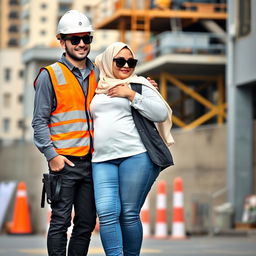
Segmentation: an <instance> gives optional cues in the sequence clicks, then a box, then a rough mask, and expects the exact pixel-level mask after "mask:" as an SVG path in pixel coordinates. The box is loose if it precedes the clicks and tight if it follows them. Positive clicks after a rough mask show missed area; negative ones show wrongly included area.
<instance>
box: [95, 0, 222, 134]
mask: <svg viewBox="0 0 256 256" xmlns="http://www.w3.org/2000/svg"><path fill="white" fill-rule="evenodd" d="M104 5H105V6H108V10H107V11H106V8H105V11H103V10H104ZM110 6H111V8H109V7H110ZM226 10H227V6H226V3H225V1H214V0H212V1H202V0H201V1H200V0H198V1H181V0H180V1H178V0H176V1H175V0H173V1H170V0H169V1H166V0H165V1H149V0H144V1H137V0H115V1H114V0H109V1H102V2H100V3H99V6H98V7H97V12H96V14H97V13H98V15H96V16H95V23H94V26H95V28H96V29H117V30H119V33H120V41H123V42H127V43H129V44H130V45H131V47H132V48H133V49H134V50H135V51H136V54H137V56H139V60H140V62H141V63H142V64H141V65H139V67H138V71H139V72H140V74H142V75H146V76H148V75H149V76H152V77H154V78H155V79H156V81H157V82H158V83H159V86H160V92H161V93H162V95H163V96H164V97H165V99H166V100H167V101H168V102H169V104H170V106H171V107H172V108H173V110H174V115H173V122H174V124H175V125H176V126H177V127H181V128H184V129H193V128H195V127H197V126H199V125H202V124H204V123H217V124H222V123H223V122H225V119H226V103H225V93H224V92H225V89H224V88H225V83H224V80H225V79H224V74H225V62H226V61H225V41H226V38H225V22H226V19H227V13H226ZM180 56H181V57H182V58H183V62H180V63H179V59H180ZM196 56H199V59H200V60H202V61H201V63H200V65H198V66H197V65H196V64H198V63H196V61H197V60H196V58H195V57H196ZM215 57H217V58H218V57H219V59H220V60H221V61H220V62H218V63H217V64H215V63H214V62H212V60H213V59H214V58H215ZM170 60H172V61H171V62H172V64H170ZM193 60H194V61H195V62H193ZM161 61H162V62H163V63H162V64H161V65H160V64H159V63H160V62H161ZM175 62H176V63H175ZM175 64H177V65H175ZM203 65H205V67H203V68H201V70H200V68H199V67H202V66H203ZM193 66H194V69H193ZM152 67H153V68H152ZM184 67H188V69H187V70H186V69H185V68H184ZM216 67H218V68H216ZM188 70H190V71H188ZM173 93H174V95H176V97H173ZM192 101H193V103H192ZM191 109H192V110H193V111H192V113H190V112H191V111H188V110H191Z"/></svg>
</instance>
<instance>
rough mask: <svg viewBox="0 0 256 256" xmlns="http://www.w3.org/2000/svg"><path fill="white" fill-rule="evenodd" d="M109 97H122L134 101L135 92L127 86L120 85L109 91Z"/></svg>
mask: <svg viewBox="0 0 256 256" xmlns="http://www.w3.org/2000/svg"><path fill="white" fill-rule="evenodd" d="M107 95H108V96H109V97H121V98H127V99H128V100H130V101H133V99H134V96H135V91H133V90H132V89H130V88H129V87H128V85H126V84H119V85H117V86H115V87H113V88H111V89H110V90H109V91H108V94H107Z"/></svg>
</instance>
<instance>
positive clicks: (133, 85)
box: [131, 83, 142, 94]
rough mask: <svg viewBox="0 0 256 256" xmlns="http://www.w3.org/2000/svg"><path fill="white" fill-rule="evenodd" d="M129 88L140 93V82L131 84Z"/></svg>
mask: <svg viewBox="0 0 256 256" xmlns="http://www.w3.org/2000/svg"><path fill="white" fill-rule="evenodd" d="M131 88H132V89H133V90H134V91H135V92H138V93H139V94H142V84H135V83H132V84H131Z"/></svg>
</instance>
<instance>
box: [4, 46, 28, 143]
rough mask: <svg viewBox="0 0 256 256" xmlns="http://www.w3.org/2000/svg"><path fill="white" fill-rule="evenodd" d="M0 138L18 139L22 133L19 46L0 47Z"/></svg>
mask: <svg viewBox="0 0 256 256" xmlns="http://www.w3.org/2000/svg"><path fill="white" fill-rule="evenodd" d="M0 60H1V61H0V127H1V129H0V140H1V142H2V143H3V144H9V143H11V142H12V141H19V140H21V138H22V135H23V104H24V100H23V98H24V95H23V93H24V92H23V79H24V66H23V64H22V60H21V49H20V48H16V49H14V48H2V49H0Z"/></svg>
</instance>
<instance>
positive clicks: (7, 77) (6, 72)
mask: <svg viewBox="0 0 256 256" xmlns="http://www.w3.org/2000/svg"><path fill="white" fill-rule="evenodd" d="M4 80H5V81H6V82H8V81H10V80H11V69H10V68H5V70H4Z"/></svg>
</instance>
